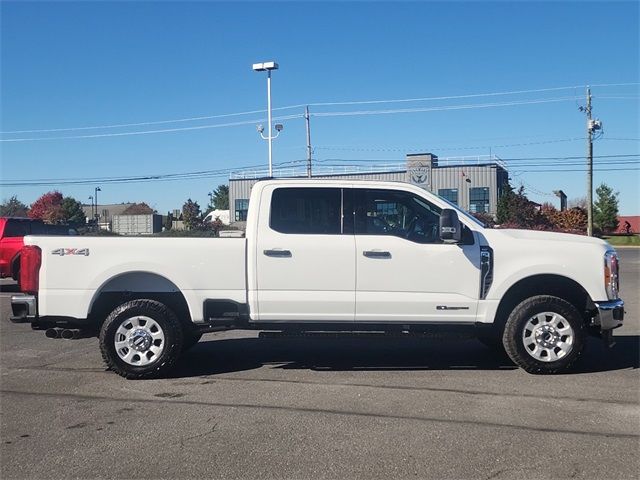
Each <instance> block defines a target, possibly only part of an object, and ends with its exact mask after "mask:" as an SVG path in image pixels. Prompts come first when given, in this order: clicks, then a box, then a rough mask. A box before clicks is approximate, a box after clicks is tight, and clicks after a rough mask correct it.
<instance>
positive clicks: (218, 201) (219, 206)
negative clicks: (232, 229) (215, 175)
mask: <svg viewBox="0 0 640 480" xmlns="http://www.w3.org/2000/svg"><path fill="white" fill-rule="evenodd" d="M211 210H229V185H224V184H222V185H218V187H217V188H216V189H215V190H214V191H213V194H212V195H211V200H210V201H209V205H208V206H207V213H209V212H210V211H211Z"/></svg>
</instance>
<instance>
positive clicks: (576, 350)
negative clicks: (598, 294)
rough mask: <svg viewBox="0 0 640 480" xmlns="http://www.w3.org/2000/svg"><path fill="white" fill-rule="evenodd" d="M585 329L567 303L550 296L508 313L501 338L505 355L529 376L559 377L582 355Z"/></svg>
mask: <svg viewBox="0 0 640 480" xmlns="http://www.w3.org/2000/svg"><path fill="white" fill-rule="evenodd" d="M585 336H586V335H585V325H584V321H583V319H582V318H581V316H580V313H579V312H578V311H577V310H576V308H575V307H574V306H573V305H571V304H570V303H569V302H567V301H565V300H563V299H561V298H558V297H553V296H549V295H539V296H535V297H531V298H528V299H527V300H524V301H523V302H522V303H520V304H519V305H518V306H516V308H515V309H514V310H513V312H511V315H509V318H508V319H507V323H506V326H505V329H504V334H503V337H502V340H503V344H504V348H505V350H506V351H507V354H508V355H509V357H510V358H511V360H513V362H514V363H516V364H517V365H518V366H519V367H521V368H523V369H524V370H526V371H527V372H529V373H558V372H560V371H563V370H566V369H568V368H569V367H570V366H571V365H572V364H573V363H574V362H575V361H576V360H577V359H578V358H579V357H580V355H581V354H582V352H583V350H584V345H585Z"/></svg>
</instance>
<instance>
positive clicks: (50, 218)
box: [29, 191, 64, 223]
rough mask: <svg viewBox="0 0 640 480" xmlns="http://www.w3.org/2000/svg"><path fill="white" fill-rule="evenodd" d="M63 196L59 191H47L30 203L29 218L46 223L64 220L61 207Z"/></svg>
mask: <svg viewBox="0 0 640 480" xmlns="http://www.w3.org/2000/svg"><path fill="white" fill-rule="evenodd" d="M62 201H63V197H62V194H61V193H60V192H57V191H53V192H47V193H45V194H44V195H42V196H41V197H40V198H38V199H37V200H36V201H35V202H33V203H32V204H31V208H30V210H29V217H30V218H37V219H40V220H43V221H45V222H46V223H58V222H61V221H63V220H64V211H63V208H62Z"/></svg>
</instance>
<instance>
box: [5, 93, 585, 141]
mask: <svg viewBox="0 0 640 480" xmlns="http://www.w3.org/2000/svg"><path fill="white" fill-rule="evenodd" d="M575 99H576V97H560V98H552V99H544V100H527V101H514V102H501V103H485V104H468V105H450V106H441V107H424V108H403V109H395V110H363V111H353V112H319V113H313V114H311V116H314V117H336V116H357V115H383V114H395V113H411V112H431V111H443V110H465V109H474V108H492V107H505V106H517V105H533V104H541V103H554V102H562V101H567V100H575ZM303 117H304V114H292V115H285V116H281V117H274V120H281V121H284V120H292V119H296V118H303ZM262 121H264V119H257V120H245V121H240V122H231V123H219V124H213V125H198V126H193V127H176V128H165V129H159V130H143V131H136V132H115V133H96V134H90V135H68V136H62V137H32V138H8V139H0V142H35V141H45V140H71V139H86V138H105V137H123V136H131V135H149V134H158V133H170V132H184V131H191V130H204V129H209V128H223V127H235V126H240V125H251V124H255V123H259V122H262Z"/></svg>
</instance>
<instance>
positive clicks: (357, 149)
mask: <svg viewBox="0 0 640 480" xmlns="http://www.w3.org/2000/svg"><path fill="white" fill-rule="evenodd" d="M577 140H585V137H575V138H561V139H553V140H541V141H538V142H522V143H510V144H502V145H473V146H467V147H451V146H429V147H412V148H409V147H402V148H401V147H359V146H351V145H318V146H316V147H314V149H316V150H341V151H353V152H408V151H416V150H420V151H428V150H481V149H487V148H506V147H524V146H528V145H545V144H550V143H562V142H575V141H577Z"/></svg>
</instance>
